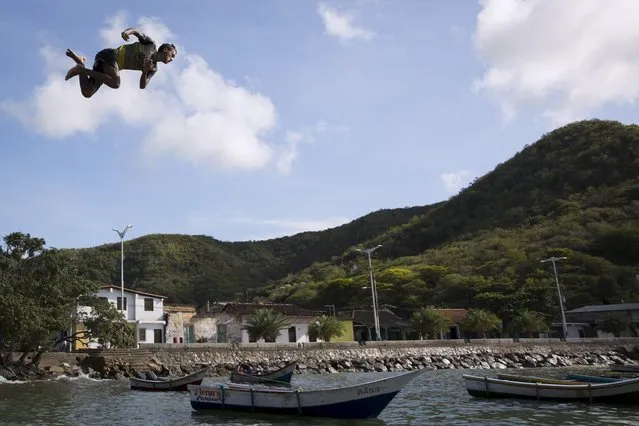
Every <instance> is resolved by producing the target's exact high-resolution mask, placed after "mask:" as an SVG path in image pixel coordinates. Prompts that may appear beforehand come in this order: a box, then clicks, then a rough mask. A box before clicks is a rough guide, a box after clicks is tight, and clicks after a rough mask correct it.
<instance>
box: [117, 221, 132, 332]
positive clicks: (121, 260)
mask: <svg viewBox="0 0 639 426" xmlns="http://www.w3.org/2000/svg"><path fill="white" fill-rule="evenodd" d="M130 228H133V225H127V226H125V227H124V229H123V230H122V231H118V230H117V229H115V228H113V230H114V231H115V232H117V233H118V235H119V236H120V292H121V296H120V308H121V310H122V315H124V319H125V320H126V319H127V314H126V310H125V309H124V300H125V299H124V236H125V235H126V231H128V230H129V229H130Z"/></svg>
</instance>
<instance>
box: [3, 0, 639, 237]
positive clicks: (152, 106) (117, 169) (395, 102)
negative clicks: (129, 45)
mask: <svg viewBox="0 0 639 426" xmlns="http://www.w3.org/2000/svg"><path fill="white" fill-rule="evenodd" d="M36 11H37V13H36ZM638 17H639V2H634V1H632V0H630V1H626V0H619V1H617V2H609V1H599V0H578V1H577V0H565V1H562V2H555V1H552V0H531V1H528V2H521V1H519V0H487V1H483V2H477V1H474V0H456V1H445V0H392V1H391V0H350V1H341V2H336V1H324V2H318V1H311V0H304V1H293V0H268V1H260V2H258V1H248V0H245V1H192V2H176V1H173V2H169V1H164V0H159V1H156V2H154V8H153V9H147V8H146V7H143V5H142V3H139V2H122V1H112V2H106V3H95V2H78V1H67V2H58V3H56V4H55V5H54V4H53V3H52V2H45V1H42V0H40V1H35V0H25V1H21V2H15V4H12V5H10V6H9V5H8V6H5V7H4V11H3V14H2V17H0V35H1V36H2V38H3V40H4V41H5V46H6V48H7V49H10V52H8V53H7V59H8V63H9V64H10V65H6V66H5V67H3V68H2V69H1V70H0V130H1V131H2V134H3V137H2V138H1V142H0V143H1V146H2V151H1V155H0V179H2V182H3V185H2V186H1V187H0V199H1V200H2V208H0V233H1V234H2V235H5V234H7V233H9V232H13V231H23V232H29V233H31V234H32V235H37V236H41V237H43V238H45V239H46V240H47V243H48V244H49V245H52V246H56V247H88V246H94V245H98V244H102V243H105V242H113V241H117V235H116V234H115V233H114V232H113V231H112V230H111V229H112V228H113V227H118V228H120V227H122V226H124V225H125V224H127V223H131V224H133V226H134V228H133V229H131V230H130V231H129V234H128V235H127V238H135V237H139V236H141V235H145V234H149V233H185V234H205V235H211V236H213V237H215V238H218V239H221V240H230V241H239V240H249V239H264V238H271V237H277V236H282V235H291V234H294V233H297V232H301V231H304V230H317V229H325V228H327V227H332V226H336V225H339V224H341V223H345V222H348V221H350V220H353V219H355V218H357V217H360V216H362V215H364V214H367V213H369V212H371V211H374V210H378V209H380V208H395V207H403V206H413V205H425V204H430V203H433V202H437V201H441V200H444V199H447V198H448V197H450V196H451V195H453V194H455V193H456V192H457V191H458V190H459V188H461V187H464V186H465V185H467V184H468V183H469V182H471V181H472V180H473V179H474V178H475V177H479V176H481V175H483V174H485V173H487V172H489V171H491V170H492V169H493V168H494V167H495V166H496V165H497V164H498V163H501V162H503V161H506V160H507V159H508V158H510V157H511V156H512V155H513V154H514V153H516V152H517V151H519V150H521V149H522V147H523V146H524V145H525V144H529V143H532V142H534V141H535V140H537V139H538V138H539V137H540V136H541V135H542V134H543V133H545V132H547V131H549V130H551V129H552V128H554V127H557V126H559V125H562V124H565V123H567V122H570V121H573V120H577V119H583V118H592V117H598V118H605V119H615V120H619V121H622V122H626V123H631V122H633V121H634V117H635V113H636V112H637V108H636V100H637V96H638V95H639V62H638V60H637V59H636V58H638V57H639V55H638V53H639V52H638V51H637V50H638V47H637V46H639V43H638V42H637V41H639V26H637V25H636V19H637V18H638ZM129 26H133V27H139V28H142V30H143V31H145V32H146V33H147V34H148V35H149V36H151V37H152V38H154V40H155V41H156V42H157V43H158V45H159V44H160V43H162V42H165V41H169V42H174V43H175V44H176V45H177V46H178V57H177V58H176V60H175V62H174V63H171V64H168V65H164V64H160V69H159V71H158V73H157V75H156V76H155V77H154V78H153V80H152V81H151V83H150V84H149V87H148V88H147V89H146V90H143V91H142V90H139V89H138V88H137V87H136V85H137V82H138V78H139V73H136V72H133V71H122V73H121V78H122V87H121V88H120V89H118V90H112V89H109V88H106V87H103V88H101V89H100V90H99V91H98V93H96V95H95V96H94V97H92V98H90V99H85V98H83V97H82V96H81V94H80V90H79V87H78V82H77V79H73V80H70V81H64V78H63V77H64V74H65V72H66V70H67V69H68V68H69V67H70V66H71V65H72V63H71V60H70V59H68V58H66V57H65V55H64V51H65V50H66V48H71V49H74V50H75V51H76V52H78V53H80V54H81V55H84V56H86V57H87V64H88V65H92V63H93V57H94V55H95V53H96V52H97V51H98V50H100V49H102V48H105V47H116V46H117V45H119V44H122V43H124V41H123V40H122V39H119V34H120V32H121V31H122V30H124V29H125V28H126V27H129ZM540 28H541V29H543V30H540Z"/></svg>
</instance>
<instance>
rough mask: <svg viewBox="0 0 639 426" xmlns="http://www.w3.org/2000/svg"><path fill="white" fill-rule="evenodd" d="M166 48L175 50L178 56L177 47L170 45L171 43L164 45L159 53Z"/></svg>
mask: <svg viewBox="0 0 639 426" xmlns="http://www.w3.org/2000/svg"><path fill="white" fill-rule="evenodd" d="M165 47H166V48H169V49H173V50H175V54H176V55H177V47H175V45H174V44H170V43H162V45H161V46H160V48H159V49H158V52H161V51H162V50H164V48H165Z"/></svg>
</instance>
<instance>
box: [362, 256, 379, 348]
mask: <svg viewBox="0 0 639 426" xmlns="http://www.w3.org/2000/svg"><path fill="white" fill-rule="evenodd" d="M381 246H382V245H381V244H380V245H378V246H375V247H372V248H367V249H356V250H357V251H359V252H361V253H366V255H367V256H368V269H369V270H370V276H371V294H372V296H373V318H374V321H375V340H382V336H381V334H380V331H379V315H378V313H377V286H376V285H375V278H374V277H373V262H372V260H371V254H372V253H373V252H374V251H375V250H377V249H378V248H380V247H381Z"/></svg>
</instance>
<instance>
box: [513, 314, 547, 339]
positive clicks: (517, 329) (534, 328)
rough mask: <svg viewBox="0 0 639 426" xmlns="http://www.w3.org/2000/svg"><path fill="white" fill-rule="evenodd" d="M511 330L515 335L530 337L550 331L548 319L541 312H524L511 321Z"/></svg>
mask: <svg viewBox="0 0 639 426" xmlns="http://www.w3.org/2000/svg"><path fill="white" fill-rule="evenodd" d="M510 329H511V332H513V333H521V334H524V335H528V336H529V335H530V334H532V333H539V332H540V331H544V330H547V329H548V322H547V321H546V318H544V316H543V315H542V314H540V313H539V312H535V311H529V310H527V309H526V310H523V311H521V312H519V313H518V314H517V315H516V316H515V317H514V318H513V320H512V321H511V323H510Z"/></svg>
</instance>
